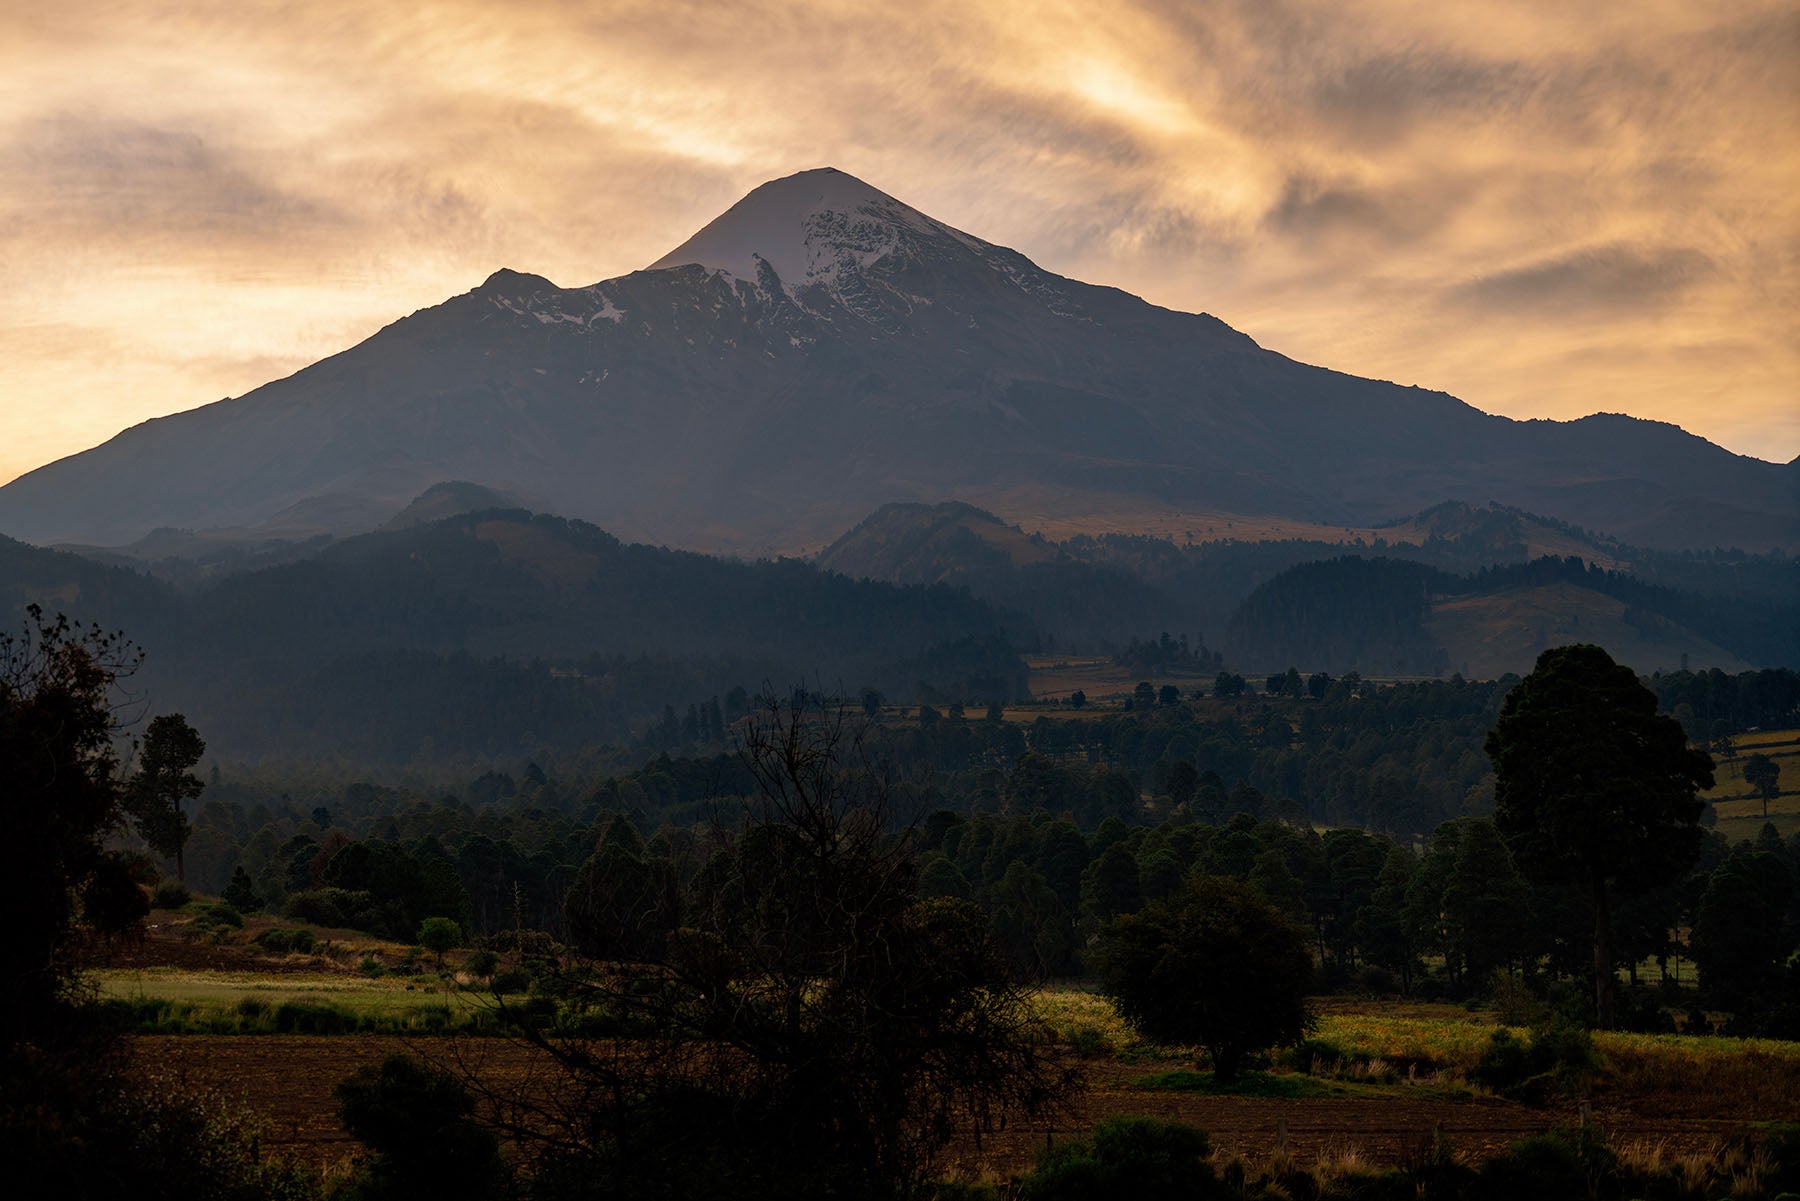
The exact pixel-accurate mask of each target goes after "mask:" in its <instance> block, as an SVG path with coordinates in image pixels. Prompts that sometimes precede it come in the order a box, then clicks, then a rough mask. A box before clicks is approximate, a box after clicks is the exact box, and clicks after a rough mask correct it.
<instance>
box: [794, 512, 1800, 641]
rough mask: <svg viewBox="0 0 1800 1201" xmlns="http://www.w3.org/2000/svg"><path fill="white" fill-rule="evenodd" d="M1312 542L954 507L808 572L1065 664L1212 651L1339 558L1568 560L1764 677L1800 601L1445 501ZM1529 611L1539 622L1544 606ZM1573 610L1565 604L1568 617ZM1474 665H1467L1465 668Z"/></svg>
mask: <svg viewBox="0 0 1800 1201" xmlns="http://www.w3.org/2000/svg"><path fill="white" fill-rule="evenodd" d="M1315 532H1316V533H1318V534H1319V535H1321V536H1320V537H1315V538H1288V539H1272V540H1271V539H1243V540H1239V539H1236V538H1225V539H1211V540H1206V541H1199V542H1192V541H1185V542H1176V541H1173V540H1170V539H1166V538H1152V537H1146V536H1142V535H1136V536H1133V535H1125V534H1105V535H1098V536H1094V535H1081V536H1077V537H1072V538H1069V539H1066V540H1064V541H1061V542H1054V541H1051V540H1049V539H1047V538H1045V537H1042V536H1038V535H1031V534H1027V533H1025V532H1023V531H1022V530H1020V529H1019V528H1018V527H1016V526H1012V525H1008V524H1007V523H1006V522H1004V521H1002V520H1001V519H1000V518H998V517H996V516H994V515H993V514H991V513H988V512H985V511H983V510H981V509H978V508H976V507H974V506H971V505H967V504H960V503H955V502H951V503H945V504H938V505H887V506H884V507H882V508H881V509H879V510H877V511H876V512H875V513H874V514H872V515H871V516H869V517H868V518H867V519H865V520H864V521H863V522H861V523H860V524H858V525H857V526H856V528H855V529H853V530H851V531H849V532H848V533H846V534H844V535H843V536H842V537H841V538H839V539H838V540H837V541H836V542H834V543H833V544H832V545H831V546H830V547H828V548H827V549H826V550H825V551H824V552H822V553H821V555H820V556H819V559H818V562H819V564H820V565H821V566H823V567H826V568H828V569H831V570H835V571H839V572H842V573H844V574H846V575H850V576H853V577H857V578H871V579H877V580H886V581H889V582H894V583H932V582H942V583H950V584H955V585H959V586H964V587H967V588H968V589H969V590H970V591H971V592H972V593H973V594H974V595H975V596H978V597H981V598H983V599H985V600H988V601H990V602H991V603H993V604H996V605H999V606H1001V607H1002V608H1006V609H1010V610H1014V611H1017V612H1020V613H1023V614H1025V615H1026V616H1027V617H1029V618H1030V620H1031V621H1032V623H1033V624H1035V625H1036V627H1037V628H1038V629H1039V630H1040V632H1042V633H1043V634H1045V635H1046V636H1048V637H1052V638H1055V639H1057V640H1058V646H1060V647H1061V648H1063V649H1065V650H1075V651H1086V652H1102V653H1113V652H1116V651H1118V650H1120V649H1122V648H1124V647H1125V646H1126V645H1127V644H1128V643H1129V641H1130V640H1131V639H1132V638H1139V639H1150V638H1155V637H1157V636H1158V635H1160V634H1161V633H1163V632H1165V631H1166V632H1170V633H1175V634H1187V635H1188V636H1190V638H1192V639H1193V640H1194V641H1195V642H1196V643H1198V642H1200V641H1202V640H1207V639H1209V636H1210V641H1211V642H1212V643H1213V644H1214V645H1217V644H1218V642H1219V640H1220V636H1222V635H1223V633H1224V631H1225V627H1226V625H1227V623H1228V622H1230V621H1232V620H1233V619H1234V618H1235V617H1236V616H1237V614H1238V613H1239V611H1240V608H1241V607H1242V606H1243V605H1244V604H1245V603H1246V602H1247V601H1248V599H1249V598H1250V597H1251V595H1252V594H1253V593H1255V592H1256V590H1257V589H1258V588H1260V587H1262V586H1264V585H1266V584H1268V583H1269V582H1270V581H1272V580H1274V579H1275V578H1276V577H1278V576H1280V575H1281V574H1282V573H1283V572H1287V571H1290V570H1294V569H1297V568H1299V567H1300V566H1301V565H1303V564H1307V563H1318V562H1323V561H1327V560H1335V559H1340V558H1342V557H1344V556H1345V555H1346V554H1356V555H1362V556H1365V557H1368V556H1373V557H1376V558H1381V559H1388V560H1403V561H1406V562H1409V563H1414V564H1418V565H1420V566H1421V567H1424V568H1429V569H1432V570H1433V571H1435V572H1439V573H1444V577H1445V578H1446V579H1448V578H1450V577H1453V576H1461V575H1468V574H1471V573H1477V572H1481V571H1484V570H1505V569H1508V568H1515V567H1522V566H1524V565H1525V564H1527V563H1530V562H1534V561H1538V560H1541V559H1544V558H1554V559H1556V560H1557V561H1559V562H1561V561H1565V560H1568V559H1570V558H1579V559H1581V560H1582V561H1583V562H1584V563H1586V564H1589V565H1591V566H1593V567H1596V568H1600V569H1604V570H1605V572H1606V574H1605V576H1604V577H1600V576H1595V577H1592V578H1591V579H1588V580H1586V581H1585V582H1584V583H1583V585H1582V586H1583V587H1593V586H1596V585H1595V583H1594V581H1596V580H1602V579H1603V580H1604V581H1605V586H1606V588H1608V589H1610V592H1609V593H1608V595H1614V596H1617V597H1623V598H1624V599H1625V600H1627V601H1628V603H1630V604H1632V605H1633V606H1635V608H1634V612H1635V611H1639V610H1644V609H1646V607H1648V608H1649V609H1652V610H1654V611H1656V612H1665V611H1666V613H1665V615H1666V616H1667V617H1668V619H1669V620H1672V621H1674V622H1675V623H1676V624H1677V625H1681V626H1684V627H1686V628H1688V629H1689V630H1691V631H1695V632H1696V633H1697V634H1698V635H1699V644H1697V645H1696V646H1695V647H1693V648H1691V649H1690V651H1689V653H1690V656H1691V655H1693V654H1696V653H1697V654H1700V655H1701V656H1702V657H1704V658H1706V659H1707V660H1708V661H1709V662H1718V663H1720V664H1725V663H1728V662H1739V661H1749V662H1758V663H1779V662H1786V661H1788V657H1789V656H1791V655H1793V654H1796V653H1800V650H1797V649H1796V648H1795V646H1794V640H1793V639H1784V638H1782V637H1781V632H1780V625H1781V622H1782V620H1783V615H1784V614H1785V613H1786V612H1787V611H1788V610H1789V609H1792V608H1793V606H1794V605H1795V603H1796V600H1797V599H1800V560H1795V559H1790V558H1788V557H1786V556H1785V555H1770V556H1759V555H1748V554H1745V553H1744V552H1742V551H1706V552H1688V551H1657V550H1650V549H1646V548H1643V547H1634V546H1629V545H1626V544H1624V543H1621V542H1618V541H1616V540H1613V539H1608V538H1604V537H1602V536H1600V535H1597V534H1594V533H1592V532H1590V531H1587V530H1583V529H1580V528H1578V527H1575V526H1571V525H1568V524H1566V523H1563V522H1559V521H1556V520H1554V519H1551V518H1546V517H1541V516H1537V515H1534V514H1531V513H1526V512H1523V511H1521V510H1518V509H1513V508H1508V507H1506V506H1504V505H1495V504H1488V505H1468V504H1463V503H1461V502H1454V501H1452V502H1446V503H1444V504H1440V505H1437V506H1434V507H1433V508H1431V509H1427V510H1425V511H1424V512H1422V513H1419V514H1417V515H1416V516H1413V517H1410V518H1407V519H1405V520H1403V521H1399V522H1395V523H1393V524H1391V525H1388V526H1385V527H1381V528H1379V529H1374V528H1366V529H1343V530H1339V531H1335V532H1334V533H1332V536H1333V540H1330V541H1327V540H1324V538H1323V535H1324V534H1326V533H1331V532H1330V531H1325V530H1322V529H1318V530H1316V531H1315ZM1432 578H1434V579H1435V578H1436V577H1432ZM1633 581H1635V582H1636V583H1637V584H1638V585H1640V586H1642V587H1641V588H1640V592H1642V588H1650V589H1651V590H1652V591H1651V592H1648V593H1643V594H1642V595H1637V594H1633V595H1630V596H1627V595H1626V591H1627V590H1628V589H1629V588H1630V587H1631V585H1632V582H1633ZM1445 586H1447V585H1445ZM1499 586H1500V585H1498V584H1496V585H1495V587H1499ZM1459 587H1460V586H1459ZM1646 597H1648V598H1649V599H1648V600H1646V599H1645V598H1646ZM1540 599H1541V601H1542V603H1543V604H1544V605H1545V606H1546V609H1545V613H1546V614H1547V615H1553V614H1554V612H1555V605H1554V601H1553V598H1550V597H1545V598H1540ZM1296 603H1298V602H1296ZM1587 610H1588V606H1586V605H1585V603H1584V604H1582V605H1578V606H1576V608H1575V609H1573V610H1571V613H1570V616H1574V615H1575V614H1576V613H1578V612H1584V611H1587ZM1356 612H1358V611H1357V610H1350V611H1345V612H1340V613H1338V614H1337V615H1336V622H1337V626H1338V627H1339V629H1338V633H1337V634H1334V635H1333V637H1334V638H1336V637H1340V636H1341V639H1342V640H1343V641H1342V646H1341V648H1340V649H1343V650H1347V649H1348V647H1349V645H1350V643H1351V642H1352V641H1354V640H1355V639H1358V638H1361V639H1362V640H1363V642H1364V644H1365V645H1364V647H1363V650H1364V652H1365V653H1368V654H1370V655H1373V656H1374V657H1375V658H1376V659H1379V660H1381V661H1383V662H1400V661H1403V660H1404V661H1406V662H1408V663H1411V664H1412V665H1413V666H1412V667H1410V668H1409V669H1408V670H1409V671H1421V672H1424V671H1429V670H1431V669H1430V668H1429V666H1428V665H1429V664H1430V663H1435V662H1440V661H1442V662H1451V661H1452V660H1446V659H1441V658H1440V657H1439V656H1438V655H1437V654H1436V652H1435V651H1434V650H1432V649H1431V648H1432V646H1434V645H1435V644H1433V643H1431V642H1430V640H1428V639H1427V640H1426V641H1423V642H1418V644H1417V645H1416V646H1413V647H1412V649H1411V650H1408V651H1405V652H1402V651H1401V650H1400V646H1401V642H1404V641H1406V640H1408V639H1410V640H1413V641H1415V642H1416V641H1417V640H1418V639H1420V638H1423V637H1424V636H1423V635H1422V634H1420V633H1419V632H1418V631H1417V630H1414V631H1412V632H1411V633H1408V634H1406V635H1405V637H1404V638H1402V639H1401V641H1400V642H1396V641H1394V639H1395V638H1399V637H1400V635H1398V634H1396V633H1394V632H1393V631H1392V630H1391V629H1389V628H1387V626H1385V625H1384V623H1391V622H1392V621H1393V620H1395V618H1394V615H1393V614H1392V613H1388V612H1385V611H1384V612H1382V613H1379V614H1378V613H1369V614H1365V615H1363V616H1365V617H1366V618H1367V619H1368V624H1366V625H1362V626H1359V625H1358V624H1357V623H1356V621H1355V620H1353V619H1352V615H1353V614H1354V613H1356ZM1540 624H1542V623H1541V622H1540ZM1384 640H1385V641H1384ZM1381 646H1385V648H1386V649H1378V648H1379V647H1381ZM1248 649H1251V650H1252V651H1253V652H1254V653H1256V654H1260V653H1261V651H1262V650H1263V649H1266V648H1265V647H1264V646H1263V645H1262V644H1261V643H1256V642H1254V641H1253V642H1252V644H1251V645H1250V647H1249V648H1248ZM1314 649H1319V650H1322V649H1323V648H1314ZM1446 653H1448V652H1446ZM1330 654H1332V655H1336V654H1338V651H1332V652H1330ZM1396 656H1398V657H1397V658H1396ZM1420 656H1423V657H1422V658H1421V657H1420ZM1486 661H1487V660H1486V659H1484V658H1483V657H1482V656H1481V655H1479V654H1476V655H1473V656H1472V657H1471V663H1474V662H1486ZM1454 662H1461V659H1460V658H1455V659H1454Z"/></svg>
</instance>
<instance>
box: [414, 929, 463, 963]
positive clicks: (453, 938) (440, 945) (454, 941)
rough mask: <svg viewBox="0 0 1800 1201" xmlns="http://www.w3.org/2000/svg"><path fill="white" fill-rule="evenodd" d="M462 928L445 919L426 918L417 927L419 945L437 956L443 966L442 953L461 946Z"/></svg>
mask: <svg viewBox="0 0 1800 1201" xmlns="http://www.w3.org/2000/svg"><path fill="white" fill-rule="evenodd" d="M462 940H463V936H462V927H461V926H459V925H457V924H456V923H455V922H453V921H451V920H450V919H449V918H447V917H428V918H426V919H425V921H424V922H423V924H421V925H420V926H419V945H420V946H422V947H424V948H425V949H426V950H427V951H430V952H431V953H432V954H434V955H436V956H437V961H438V966H439V967H443V966H444V952H445V951H449V950H454V949H455V948H457V947H460V946H462Z"/></svg>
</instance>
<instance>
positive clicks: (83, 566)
mask: <svg viewBox="0 0 1800 1201" xmlns="http://www.w3.org/2000/svg"><path fill="white" fill-rule="evenodd" d="M0 600H4V601H7V602H9V603H8V604H7V607H6V614H7V620H8V621H9V622H10V621H13V620H16V616H15V615H16V613H17V610H18V608H19V607H21V606H22V605H23V604H25V603H28V602H30V601H32V600H37V601H40V602H42V603H44V604H45V607H46V608H47V609H50V610H53V611H54V610H61V611H65V612H68V613H69V614H70V615H71V616H73V617H77V618H81V619H86V620H99V621H101V622H103V623H104V624H106V625H108V626H109V627H119V628H122V629H124V630H125V631H126V632H127V634H128V635H130V636H131V637H132V638H133V639H135V640H136V641H138V642H139V643H141V644H142V645H143V646H144V647H145V649H146V650H147V651H148V652H149V659H148V660H147V662H146V664H145V667H144V670H143V671H142V672H141V673H140V675H139V676H138V678H137V679H136V680H135V681H134V687H136V688H138V689H140V690H141V691H142V692H143V693H144V694H145V696H146V698H147V700H148V701H149V703H150V704H151V705H152V706H153V707H154V708H155V709H157V710H159V711H163V710H179V711H182V712H185V713H187V714H188V716H189V717H190V718H191V719H192V720H193V721H194V724H195V725H196V727H197V728H199V729H200V730H202V731H203V732H204V734H205V735H206V737H207V739H208V740H209V742H210V743H211V744H212V745H213V746H214V748H215V749H216V750H218V751H220V752H222V753H226V754H238V755H266V754H284V755H286V754H294V755H298V754H313V755H328V756H331V757H342V758H345V759H351V760H386V761H402V762H404V761H408V760H410V759H412V758H414V757H415V756H416V755H419V754H421V753H433V754H466V755H477V756H488V755H497V754H519V753H528V752H529V751H530V749H531V748H532V747H533V746H536V745H547V746H559V747H564V748H568V747H579V746H583V745H596V744H603V743H618V742H623V741H627V740H629V739H630V738H631V737H632V736H633V734H634V733H636V732H640V731H641V730H642V729H643V728H644V726H645V725H646V724H647V723H648V722H649V721H650V719H652V718H654V717H655V716H656V715H657V714H658V713H660V712H661V711H662V708H663V706H665V705H679V706H685V705H686V704H688V703H692V702H695V701H700V700H705V699H706V698H707V697H709V696H716V695H720V694H723V693H725V692H726V691H728V690H729V689H731V688H733V687H744V688H746V689H749V690H752V691H754V690H756V689H757V688H759V687H760V686H761V685H762V684H763V683H764V682H765V681H767V682H769V683H771V684H773V685H774V686H775V687H778V688H783V689H785V688H787V687H789V686H791V685H795V684H804V685H806V686H809V687H823V688H827V689H832V690H835V689H836V688H837V687H839V686H840V685H841V686H843V687H846V688H851V689H856V688H861V687H873V688H877V689H879V690H881V691H883V692H885V693H887V694H888V695H890V696H892V697H894V698H895V699H898V700H905V699H909V698H910V697H912V696H913V694H914V693H915V692H917V691H919V690H921V689H924V690H929V691H930V692H931V693H932V694H933V695H941V696H945V697H962V698H965V699H968V700H970V701H986V700H993V699H1005V698H1008V697H1011V696H1014V695H1017V694H1019V693H1020V692H1022V690H1023V688H1024V683H1023V681H1024V675H1025V673H1024V668H1023V665H1022V663H1021V662H1020V661H1019V659H1018V657H1017V656H1016V655H1015V654H1014V652H1013V650H1012V648H1011V646H1010V645H1009V643H1008V642H1007V640H1006V639H1007V636H1008V635H1009V634H1011V633H1018V632H1019V631H1017V629H1016V627H1015V629H1013V630H1008V629H1007V628H1006V622H1005V621H1004V620H1003V619H1002V618H1001V617H1000V616H999V615H998V614H997V613H996V611H995V610H994V609H992V608H991V607H989V606H987V605H985V604H983V603H982V602H980V601H977V600H975V599H972V598H971V597H969V596H968V595H967V594H965V593H962V592H959V591H955V590H951V589H947V588H902V587H896V586H892V585H887V584H877V583H869V582H861V583H859V582H854V581H851V580H848V579H845V578H843V577H841V576H837V575H832V574H830V573H826V572H821V571H819V570H817V569H815V568H813V567H811V566H809V565H807V564H804V563H800V562H795V561H787V562H763V563H754V564H745V563H733V562H727V561H724V560H719V559H712V558H707V557H705V556H701V555H696V554H689V553H683V552H676V551H669V550H663V549H658V548H655V547H648V546H634V545H627V544H624V543H621V542H620V541H619V540H618V539H616V538H613V537H612V536H611V535H609V534H607V533H605V532H604V531H602V530H599V529H597V528H595V527H593V526H590V525H587V524H585V523H582V522H572V521H565V520H563V519H561V518H554V517H543V516H534V515H532V514H529V513H526V512H524V511H521V510H489V511H486V512H482V513H475V514H463V515H459V516H455V517H451V518H448V519H445V520H441V521H438V522H434V523H428V524H423V525H418V526H413V527H409V528H403V529H398V530H393V531H386V532H382V533H376V534H368V535H363V536H360V537H356V538H350V539H345V540H343V541H341V542H339V543H336V544H335V545H331V546H329V547H326V548H324V549H323V550H322V551H321V552H320V553H318V554H316V555H315V556H313V557H311V558H308V559H306V560H304V561H300V562H295V563H290V564H285V565H282V566H278V567H271V568H266V569H263V570H258V571H248V572H240V573H236V574H233V575H230V576H227V577H225V578H222V579H219V580H216V581H211V582H208V583H205V584H203V585H201V586H199V587H198V588H195V589H191V590H186V591H183V590H178V589H176V588H175V587H174V586H172V585H169V584H167V583H164V582H161V581H157V580H154V579H151V578H149V577H147V576H144V575H141V574H137V573H134V572H131V571H127V570H123V569H119V568H114V567H106V566H102V565H97V564H94V563H92V562H89V561H87V560H84V559H82V558H79V557H77V556H73V555H66V554H60V553H58V552H53V551H45V550H39V549H36V548H32V547H27V546H23V545H22V544H19V543H15V542H11V541H4V542H0ZM1024 633H1025V634H1026V635H1027V636H1028V635H1029V631H1024Z"/></svg>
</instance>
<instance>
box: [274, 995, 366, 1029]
mask: <svg viewBox="0 0 1800 1201" xmlns="http://www.w3.org/2000/svg"><path fill="white" fill-rule="evenodd" d="M274 1021H275V1032H276V1033H277V1034H349V1033H350V1032H351V1031H353V1030H355V1029H356V1027H357V1024H358V1023H357V1020H356V1015H355V1014H353V1013H350V1012H349V1011H347V1010H343V1009H339V1008H338V1007H337V1006H335V1005H313V1004H308V1003H306V1002H303V1001H283V1002H282V1003H281V1004H280V1005H277V1006H276V1007H275V1014H274Z"/></svg>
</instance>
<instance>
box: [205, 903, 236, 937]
mask: <svg viewBox="0 0 1800 1201" xmlns="http://www.w3.org/2000/svg"><path fill="white" fill-rule="evenodd" d="M200 916H201V919H202V921H203V922H205V923H206V924H210V925H214V926H230V927H231V928H232V929H233V930H242V929H243V928H244V915H243V914H241V913H239V912H238V911H237V909H236V908H235V907H234V906H231V905H227V904H225V903H224V902H220V903H219V904H217V905H208V906H207V907H206V908H205V909H203V910H201V913H200Z"/></svg>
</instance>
